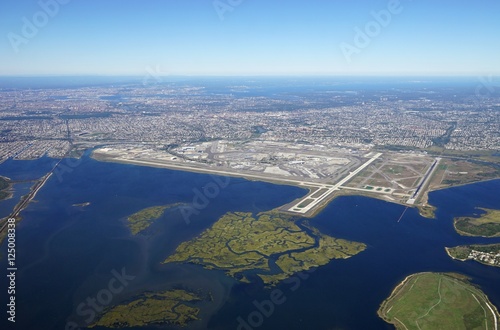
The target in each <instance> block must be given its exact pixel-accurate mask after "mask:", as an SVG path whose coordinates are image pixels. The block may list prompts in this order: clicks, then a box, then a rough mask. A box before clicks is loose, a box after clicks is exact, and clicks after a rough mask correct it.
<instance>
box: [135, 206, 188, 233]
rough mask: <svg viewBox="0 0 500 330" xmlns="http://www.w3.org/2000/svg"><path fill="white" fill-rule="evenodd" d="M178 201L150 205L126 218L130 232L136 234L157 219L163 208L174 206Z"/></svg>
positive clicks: (163, 210)
mask: <svg viewBox="0 0 500 330" xmlns="http://www.w3.org/2000/svg"><path fill="white" fill-rule="evenodd" d="M178 205H180V203H174V204H169V205H163V206H152V207H148V208H145V209H143V210H140V211H139V212H136V213H134V214H132V215H130V216H129V217H128V218H127V225H128V227H129V228H130V231H131V232H132V234H134V235H136V234H138V233H140V232H141V231H143V230H144V229H146V228H148V227H149V226H150V225H151V224H152V223H153V222H154V221H155V220H158V219H159V218H160V217H161V216H162V215H163V213H164V212H165V210H167V209H170V208H173V207H176V206H178Z"/></svg>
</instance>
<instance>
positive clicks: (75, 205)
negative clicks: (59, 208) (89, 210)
mask: <svg viewBox="0 0 500 330" xmlns="http://www.w3.org/2000/svg"><path fill="white" fill-rule="evenodd" d="M89 205H90V202H85V203H78V204H73V205H72V206H74V207H86V206H89Z"/></svg>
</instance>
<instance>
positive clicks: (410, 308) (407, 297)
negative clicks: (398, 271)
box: [378, 273, 499, 330]
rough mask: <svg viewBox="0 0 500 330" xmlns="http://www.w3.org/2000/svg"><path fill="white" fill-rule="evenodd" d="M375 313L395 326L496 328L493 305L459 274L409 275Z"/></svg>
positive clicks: (408, 328) (413, 327)
mask: <svg viewBox="0 0 500 330" xmlns="http://www.w3.org/2000/svg"><path fill="white" fill-rule="evenodd" d="M378 314H379V316H380V317H382V318H383V319H384V320H385V321H386V322H388V323H391V324H393V325H394V326H396V328H397V329H406V330H412V329H416V330H419V329H422V330H424V329H450V330H451V329H453V330H456V329H495V322H496V320H497V319H498V317H499V314H498V311H497V309H496V308H495V306H494V305H493V304H492V303H491V302H490V301H489V299H488V297H487V296H486V295H485V294H484V293H483V292H482V291H481V290H480V289H478V288H476V287H475V286H473V285H471V284H470V283H468V281H467V279H466V278H464V277H463V276H461V275H458V274H449V273H446V274H442V273H418V274H414V275H411V276H408V277H407V278H406V279H405V280H404V281H403V282H402V283H401V284H399V285H398V286H397V287H396V288H395V289H394V291H393V292H392V294H391V296H390V297H389V298H388V299H386V300H385V301H384V302H383V303H382V304H381V306H380V308H379V310H378Z"/></svg>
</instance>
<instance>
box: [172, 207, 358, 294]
mask: <svg viewBox="0 0 500 330" xmlns="http://www.w3.org/2000/svg"><path fill="white" fill-rule="evenodd" d="M365 248H366V246H365V245H364V244H362V243H356V242H349V241H346V240H341V239H334V238H332V237H329V236H326V235H322V234H321V233H320V232H319V231H317V230H316V229H311V232H308V231H306V230H305V229H302V228H301V227H299V226H298V225H297V224H296V223H295V222H294V221H292V218H291V217H290V216H288V215H283V214H280V213H278V212H274V211H271V212H264V213H260V214H258V217H253V216H252V214H251V213H242V212H235V213H227V214H225V215H224V216H223V217H222V218H220V219H219V220H218V221H217V222H216V223H215V224H214V225H213V226H212V227H211V228H210V229H207V230H206V231H205V232H203V233H202V234H201V235H200V236H199V237H197V238H195V239H193V240H191V241H188V242H184V243H181V244H180V245H179V246H178V247H177V249H176V251H175V252H174V254H172V255H171V256H170V257H168V258H167V259H166V260H165V261H164V263H169V262H191V263H195V264H200V265H203V266H204V267H205V268H207V269H221V270H224V271H226V273H227V274H229V275H230V276H234V277H236V278H246V276H245V274H244V272H246V271H250V270H252V271H256V272H255V273H256V274H257V275H259V276H260V277H261V278H262V280H263V281H264V282H265V283H266V284H275V283H276V282H278V281H280V280H282V279H285V278H287V277H289V276H291V275H292V274H293V273H295V272H299V271H304V270H307V269H310V268H312V267H318V266H321V265H325V264H327V263H328V262H330V260H332V259H335V258H347V257H350V256H353V255H355V254H357V253H359V252H361V251H363V250H364V249H365ZM274 260H277V261H276V264H277V265H278V266H279V268H280V269H281V271H279V272H278V273H272V272H271V268H270V267H269V263H270V262H273V261H274Z"/></svg>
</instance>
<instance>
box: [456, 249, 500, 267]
mask: <svg viewBox="0 0 500 330" xmlns="http://www.w3.org/2000/svg"><path fill="white" fill-rule="evenodd" d="M446 252H447V253H448V255H449V256H450V257H452V258H453V259H457V260H460V261H466V260H474V261H477V262H480V263H482V264H485V265H488V266H496V267H500V244H488V245H462V246H456V247H452V248H448V247H447V248H446Z"/></svg>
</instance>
